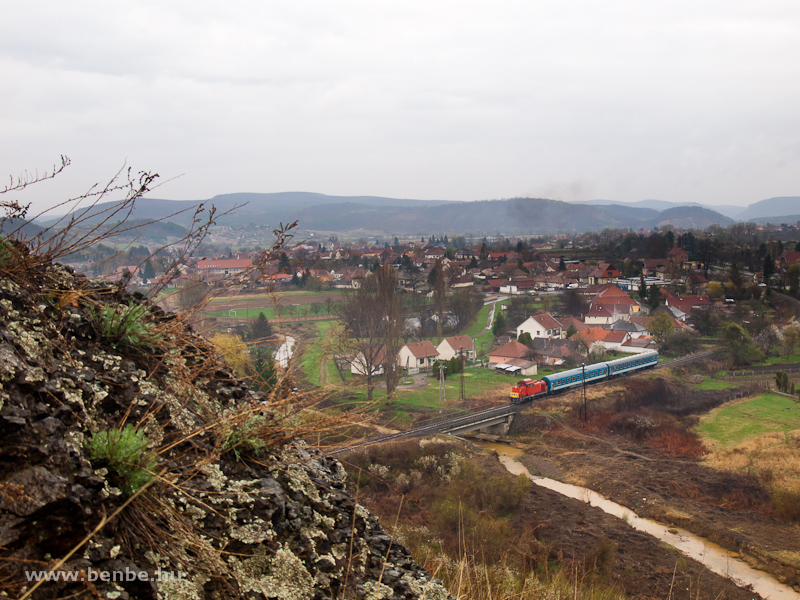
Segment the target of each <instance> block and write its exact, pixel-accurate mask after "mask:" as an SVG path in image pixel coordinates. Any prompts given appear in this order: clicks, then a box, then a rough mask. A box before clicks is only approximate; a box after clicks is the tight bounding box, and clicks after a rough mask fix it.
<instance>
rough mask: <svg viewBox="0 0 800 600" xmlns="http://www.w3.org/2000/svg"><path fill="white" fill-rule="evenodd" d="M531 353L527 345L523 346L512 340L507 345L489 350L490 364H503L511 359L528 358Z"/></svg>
mask: <svg viewBox="0 0 800 600" xmlns="http://www.w3.org/2000/svg"><path fill="white" fill-rule="evenodd" d="M530 352H531V349H530V348H528V347H527V346H526V345H525V344H521V343H520V342H518V341H517V340H511V341H510V342H508V343H507V344H503V345H502V346H500V347H499V348H495V349H494V350H489V364H490V365H495V364H502V363H505V362H506V361H507V360H508V359H510V358H523V359H524V358H526V357H527V356H528V355H529V354H530Z"/></svg>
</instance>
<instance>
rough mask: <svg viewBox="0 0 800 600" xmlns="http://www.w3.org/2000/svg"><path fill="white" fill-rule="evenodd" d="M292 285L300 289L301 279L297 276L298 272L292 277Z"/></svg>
mask: <svg viewBox="0 0 800 600" xmlns="http://www.w3.org/2000/svg"><path fill="white" fill-rule="evenodd" d="M291 283H292V285H296V286H298V287H300V278H299V277H298V276H297V272H295V273H294V275H292V281H291Z"/></svg>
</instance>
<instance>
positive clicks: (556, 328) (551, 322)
mask: <svg viewBox="0 0 800 600" xmlns="http://www.w3.org/2000/svg"><path fill="white" fill-rule="evenodd" d="M562 331H563V327H562V326H561V323H559V322H558V321H557V320H556V319H554V318H553V317H552V316H551V315H549V314H547V313H541V314H538V315H533V316H530V317H528V318H527V319H526V320H525V321H523V322H522V323H521V324H520V326H519V327H517V338H519V336H521V335H522V334H523V333H529V334H530V336H531V338H533V339H536V338H547V339H552V338H556V339H561V333H562Z"/></svg>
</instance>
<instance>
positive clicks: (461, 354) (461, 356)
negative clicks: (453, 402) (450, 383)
mask: <svg viewBox="0 0 800 600" xmlns="http://www.w3.org/2000/svg"><path fill="white" fill-rule="evenodd" d="M458 360H459V364H460V365H461V401H462V402H463V401H464V400H466V399H467V394H466V393H465V392H464V366H465V365H464V349H463V348H459V349H458Z"/></svg>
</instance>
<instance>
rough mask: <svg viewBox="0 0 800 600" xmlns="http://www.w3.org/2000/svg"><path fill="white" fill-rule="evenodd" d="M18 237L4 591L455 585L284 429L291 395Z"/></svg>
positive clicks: (319, 591)
mask: <svg viewBox="0 0 800 600" xmlns="http://www.w3.org/2000/svg"><path fill="white" fill-rule="evenodd" d="M16 253H17V254H18V255H19V256H17V257H16V259H15V260H14V261H13V264H11V263H9V262H6V264H0V440H2V442H1V445H0V589H2V590H3V593H0V596H3V594H5V596H3V597H8V598H21V597H23V596H24V595H25V594H26V593H29V592H30V591H31V590H32V589H33V592H32V593H31V594H30V596H28V597H31V598H65V597H78V598H107V599H109V600H111V599H126V598H164V599H176V600H177V599H206V598H208V599H211V598H219V599H222V598H282V599H306V598H308V599H310V598H375V599H383V598H386V599H389V598H397V599H400V598H409V599H410V598H431V599H433V598H448V597H449V595H448V594H447V592H446V590H445V589H444V588H443V587H442V586H441V584H440V582H438V581H437V580H434V579H431V577H430V576H429V575H428V574H427V573H426V572H425V571H424V570H423V569H422V568H421V567H419V566H418V565H417V564H416V563H415V562H414V561H413V559H412V558H411V557H410V556H409V553H408V551H407V549H406V548H405V547H403V546H402V545H400V544H399V543H397V542H396V541H395V540H393V539H392V538H391V537H390V536H389V535H387V534H386V532H385V531H384V530H383V529H382V527H381V525H380V523H379V522H378V521H377V519H376V518H375V517H374V516H372V515H371V514H370V513H369V512H368V511H367V510H365V509H364V508H363V507H362V506H360V505H359V504H358V503H357V502H356V501H355V500H354V499H353V498H352V497H350V496H349V495H348V493H347V492H346V491H345V485H344V479H345V474H344V470H343V469H342V467H341V465H340V464H339V463H338V462H336V461H335V460H333V459H330V458H327V457H325V456H323V455H322V454H320V453H319V452H318V451H316V450H314V449H312V448H310V447H308V446H306V445H305V444H304V443H303V442H302V441H299V440H295V439H293V436H292V431H291V430H290V427H291V423H293V421H288V420H286V419H287V418H288V417H285V415H284V413H283V412H282V411H283V408H282V407H283V406H285V405H286V402H287V398H286V397H281V396H280V394H274V393H273V394H272V395H271V396H267V395H264V394H262V393H256V392H253V391H252V390H250V389H249V388H248V386H247V385H246V384H244V383H243V382H241V381H239V380H238V379H237V378H236V377H235V375H234V374H233V373H232V372H231V371H230V369H228V367H227V366H226V365H225V364H224V363H222V362H220V359H219V358H218V357H217V355H216V354H215V353H214V352H213V351H212V350H211V348H210V347H209V346H208V345H207V344H206V343H205V342H204V341H203V340H202V339H201V338H199V337H197V336H195V335H193V334H192V333H191V331H190V329H189V328H188V327H187V326H185V325H184V323H183V322H182V321H181V319H180V318H179V317H178V316H176V315H173V314H169V313H165V312H163V311H161V310H160V309H159V308H158V307H156V306H154V305H152V304H151V303H149V302H148V301H147V300H145V299H144V298H142V297H141V296H130V295H128V294H127V293H126V292H124V291H123V290H121V289H119V288H116V287H109V286H108V285H104V284H102V283H100V284H97V283H92V282H89V281H87V280H86V279H85V278H83V277H82V276H79V275H75V274H74V273H72V272H71V271H70V270H69V269H67V268H65V267H62V266H59V265H52V264H44V265H38V266H30V265H28V264H27V263H26V258H27V255H26V254H25V250H24V249H22V248H17V249H16ZM126 317H129V318H130V320H131V322H132V323H130V324H127V325H126V324H125V322H124V321H125V318H126ZM117 320H118V322H117ZM281 393H283V392H281ZM288 400H291V398H289V399H288ZM292 418H293V417H292ZM37 578H49V581H47V582H45V583H41V584H39V586H38V587H36V588H35V589H34V586H35V585H37V581H36V579H37ZM106 579H108V580H106Z"/></svg>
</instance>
